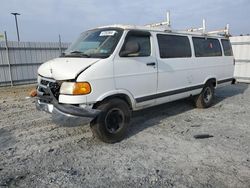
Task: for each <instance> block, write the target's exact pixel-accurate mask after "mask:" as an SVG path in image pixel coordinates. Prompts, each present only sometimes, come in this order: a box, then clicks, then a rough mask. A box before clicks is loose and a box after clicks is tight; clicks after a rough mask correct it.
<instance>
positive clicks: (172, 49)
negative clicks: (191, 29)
mask: <svg viewBox="0 0 250 188" xmlns="http://www.w3.org/2000/svg"><path fill="white" fill-rule="evenodd" d="M157 39H158V44H159V50H160V57H161V58H181V57H191V48H190V43H189V39H188V37H186V36H178V35H163V34H158V35H157Z"/></svg>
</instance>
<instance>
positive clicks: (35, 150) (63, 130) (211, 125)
mask: <svg viewBox="0 0 250 188" xmlns="http://www.w3.org/2000/svg"><path fill="white" fill-rule="evenodd" d="M33 87H34V86H33ZM31 88H32V86H19V87H14V88H0V92H1V94H0V112H1V113H0V187H178V188H179V187H233V188H235V187H250V116H249V112H250V87H249V86H248V85H246V84H237V85H232V86H228V87H224V88H220V89H218V90H216V98H215V104H214V105H213V106H212V107H211V108H209V109H195V108H194V107H193V106H192V104H191V102H190V101H189V100H181V101H177V102H172V103H168V104H165V105H161V106H158V107H154V108H150V109H147V110H143V111H140V112H136V113H134V117H133V120H132V123H131V128H130V130H129V134H128V137H127V138H126V139H125V140H123V141H122V142H120V143H116V144H105V143H102V142H100V141H98V140H96V139H94V138H93V137H92V133H91V131H90V128H89V126H81V127H57V126H56V125H55V124H53V123H52V122H51V119H50V116H49V115H48V114H45V113H44V112H39V111H36V109H35V104H34V102H35V98H30V99H27V98H25V97H26V96H27V95H28V93H29V91H30V90H31ZM197 134H209V135H212V136H213V137H209V138H206V139H195V138H194V135H197Z"/></svg>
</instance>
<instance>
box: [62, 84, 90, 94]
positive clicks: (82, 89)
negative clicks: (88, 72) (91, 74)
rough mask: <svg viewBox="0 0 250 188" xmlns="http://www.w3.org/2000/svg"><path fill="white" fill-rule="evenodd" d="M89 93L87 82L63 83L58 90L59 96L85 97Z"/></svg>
mask: <svg viewBox="0 0 250 188" xmlns="http://www.w3.org/2000/svg"><path fill="white" fill-rule="evenodd" d="M90 92H91V86H90V84H89V83H88V82H63V83H62V85H61V88H60V94H68V95H86V94H89V93H90Z"/></svg>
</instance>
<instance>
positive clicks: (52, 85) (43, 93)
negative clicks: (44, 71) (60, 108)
mask: <svg viewBox="0 0 250 188" xmlns="http://www.w3.org/2000/svg"><path fill="white" fill-rule="evenodd" d="M60 86H61V84H60V83H58V82H56V81H55V80H51V79H50V80H49V79H45V78H41V80H40V83H38V89H37V90H38V93H40V96H39V97H40V98H41V99H45V100H46V101H47V102H51V100H52V98H51V97H50V93H49V92H48V89H47V88H48V87H49V89H50V90H51V92H52V93H53V95H54V97H55V98H56V99H58V98H59V94H60V93H59V92H60ZM49 98H50V100H49Z"/></svg>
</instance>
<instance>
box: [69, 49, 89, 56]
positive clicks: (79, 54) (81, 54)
mask: <svg viewBox="0 0 250 188" xmlns="http://www.w3.org/2000/svg"><path fill="white" fill-rule="evenodd" d="M65 56H68V57H69V56H74V57H75V56H79V57H90V55H88V54H85V53H83V52H81V51H77V50H76V51H72V52H70V53H69V54H65Z"/></svg>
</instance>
